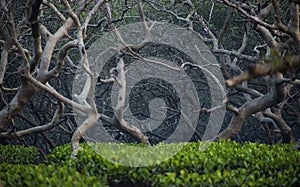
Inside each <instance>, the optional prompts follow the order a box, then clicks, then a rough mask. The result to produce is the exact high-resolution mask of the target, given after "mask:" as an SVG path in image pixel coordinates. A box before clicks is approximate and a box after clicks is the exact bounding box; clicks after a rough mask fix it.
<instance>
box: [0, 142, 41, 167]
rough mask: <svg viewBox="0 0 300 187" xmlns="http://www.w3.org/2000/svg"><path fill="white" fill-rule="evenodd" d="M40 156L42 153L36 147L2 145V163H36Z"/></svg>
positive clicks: (0, 160) (0, 161) (0, 154)
mask: <svg viewBox="0 0 300 187" xmlns="http://www.w3.org/2000/svg"><path fill="white" fill-rule="evenodd" d="M39 157H40V153H39V152H38V150H37V149H36V148H35V147H25V146H15V145H0V163H3V162H6V163H11V164H34V163H36V162H38V160H39Z"/></svg>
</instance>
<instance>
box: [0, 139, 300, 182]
mask: <svg viewBox="0 0 300 187" xmlns="http://www.w3.org/2000/svg"><path fill="white" fill-rule="evenodd" d="M181 145H184V147H183V149H182V150H181V151H180V152H178V153H177V154H176V155H174V156H173V157H172V158H171V159H168V160H166V161H165V162H162V163H156V164H154V165H151V166H149V167H128V166H123V165H120V164H117V163H112V162H110V161H108V160H106V159H105V158H104V157H103V155H102V156H101V155H100V154H97V153H95V152H94V150H95V149H97V148H99V149H100V148H103V146H106V147H107V148H108V149H105V151H103V152H102V153H103V154H113V155H116V156H115V157H114V160H115V161H116V162H118V161H120V160H121V159H122V158H126V159H127V158H131V157H132V155H134V154H138V155H140V156H141V159H142V158H145V157H143V154H154V155H155V154H156V155H157V157H155V158H159V156H161V154H159V153H160V151H161V150H162V149H164V150H166V151H169V150H171V149H172V148H174V146H177V145H175V144H159V145H157V146H156V148H155V149H153V153H151V151H150V149H147V150H146V149H145V150H146V151H145V152H143V153H134V152H130V151H129V152H128V150H125V149H122V148H121V147H120V148H118V149H116V147H117V146H118V144H114V143H109V144H89V145H88V144H82V145H81V146H82V148H83V150H81V151H79V152H78V155H77V159H71V158H70V155H71V147H70V145H65V146H60V147H57V148H56V149H54V150H53V152H52V153H51V154H49V155H48V156H47V159H46V160H45V162H44V163H43V164H39V165H36V166H34V165H28V166H25V165H20V166H17V165H12V164H2V165H0V181H1V180H2V181H5V182H6V185H7V186H37V185H38V186H68V185H72V186H73V185H74V186H92V185H94V184H96V183H97V184H98V185H96V186H99V184H101V185H104V186H105V185H107V184H108V185H109V186H117V185H118V186H162V187H172V186H174V187H177V186H300V152H299V151H294V150H293V149H292V146H293V145H291V144H289V145H283V144H279V145H272V146H268V145H264V144H258V143H244V144H238V143H236V142H231V141H226V142H217V143H212V144H211V145H210V146H209V147H208V148H207V149H204V150H202V151H200V150H201V146H202V145H203V143H202V142H197V143H185V144H183V143H181ZM130 146H143V145H130ZM110 148H111V149H110ZM151 150H152V149H151ZM106 151H107V152H106ZM114 153H119V154H114ZM145 162H147V163H148V162H149V161H148V160H146V161H145ZM151 162H152V161H151ZM154 163H155V162H154ZM70 176H71V178H70ZM42 179H43V180H42ZM71 179H72V180H71ZM20 181H23V182H20ZM26 181H27V182H26Z"/></svg>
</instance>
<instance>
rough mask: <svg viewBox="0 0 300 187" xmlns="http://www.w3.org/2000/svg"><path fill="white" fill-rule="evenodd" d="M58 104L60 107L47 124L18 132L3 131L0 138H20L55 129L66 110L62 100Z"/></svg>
mask: <svg viewBox="0 0 300 187" xmlns="http://www.w3.org/2000/svg"><path fill="white" fill-rule="evenodd" d="M58 105H59V108H58V109H57V110H56V112H55V114H54V116H53V118H52V120H51V121H50V122H49V123H47V124H45V125H41V126H37V127H32V128H28V129H25V130H21V131H17V132H3V133H0V139H13V138H20V137H23V136H26V135H29V134H35V133H40V132H43V131H47V130H50V129H53V128H54V127H55V126H56V125H57V122H58V120H59V118H60V117H61V116H62V115H63V112H64V104H63V103H62V102H59V103H58Z"/></svg>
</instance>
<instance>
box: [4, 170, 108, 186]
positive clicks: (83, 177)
mask: <svg viewBox="0 0 300 187" xmlns="http://www.w3.org/2000/svg"><path fill="white" fill-rule="evenodd" d="M0 180H3V181H4V185H5V186H12V187H18V186H20V187H21V186H22V187H23V186H30V187H35V186H36V187H42V186H53V187H57V186H64V187H73V186H76V187H84V186H88V187H90V186H91V187H93V186H95V187H99V186H107V185H106V179H105V178H99V177H96V176H89V175H88V174H86V173H79V172H78V171H76V169H75V168H71V167H68V166H55V165H54V164H53V165H45V164H39V165H23V164H19V165H13V164H1V165H0Z"/></svg>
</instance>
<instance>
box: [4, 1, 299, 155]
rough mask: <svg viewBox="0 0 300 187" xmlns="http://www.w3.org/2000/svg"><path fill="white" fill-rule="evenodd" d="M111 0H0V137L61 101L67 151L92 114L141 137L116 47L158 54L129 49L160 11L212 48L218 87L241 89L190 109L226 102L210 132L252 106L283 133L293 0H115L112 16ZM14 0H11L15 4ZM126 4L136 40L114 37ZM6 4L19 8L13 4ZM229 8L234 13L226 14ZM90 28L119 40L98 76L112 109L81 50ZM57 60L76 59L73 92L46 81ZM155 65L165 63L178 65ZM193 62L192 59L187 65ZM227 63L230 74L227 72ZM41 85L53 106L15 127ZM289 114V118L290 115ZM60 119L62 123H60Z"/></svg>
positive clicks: (59, 64) (290, 77)
mask: <svg viewBox="0 0 300 187" xmlns="http://www.w3.org/2000/svg"><path fill="white" fill-rule="evenodd" d="M112 3H113V2H110V1H107V0H99V1H97V2H91V1H86V0H79V1H67V0H62V1H59V2H53V1H50V0H44V1H43V0H28V1H27V2H26V4H25V5H22V3H19V4H17V3H15V2H14V1H5V0H1V25H0V47H1V62H0V66H1V68H0V86H1V98H2V103H3V106H4V107H3V108H2V109H1V111H0V138H2V139H3V138H4V139H13V138H20V137H22V136H25V135H30V134H33V133H45V131H47V130H49V129H51V128H54V127H55V126H57V125H59V119H60V118H61V117H63V116H66V115H67V114H66V112H64V105H67V106H71V107H72V108H73V109H74V112H75V113H76V115H80V116H81V117H82V118H83V120H82V123H81V124H79V126H78V128H77V129H76V130H74V132H73V131H70V132H69V133H72V140H71V142H72V149H73V156H76V153H77V151H78V150H79V149H80V146H79V141H80V139H81V138H82V136H83V134H84V133H85V132H86V131H87V130H88V129H90V128H91V127H92V126H94V125H95V124H96V123H97V122H99V121H100V122H106V123H109V124H111V125H113V126H115V127H117V128H118V129H120V130H121V131H123V132H125V133H129V134H131V135H132V136H133V137H134V138H135V139H136V140H138V141H140V142H142V143H145V144H148V143H149V140H148V137H147V136H146V135H145V134H143V133H142V131H141V130H140V129H139V128H137V127H135V126H133V125H131V124H129V123H128V122H127V121H126V120H125V119H124V110H125V107H126V106H125V92H126V79H125V76H126V69H125V68H126V67H125V64H124V57H123V55H124V53H126V54H130V55H131V56H132V57H134V58H136V59H141V60H144V61H148V62H150V63H156V64H160V65H163V63H162V62H159V61H155V60H151V59H147V58H146V57H143V55H142V54H139V50H140V49H142V48H144V47H145V46H147V45H148V43H149V41H150V38H151V35H150V31H151V27H149V25H148V24H147V21H148V20H151V19H157V21H159V20H160V19H163V20H164V19H169V20H170V21H174V20H175V21H174V22H177V23H178V24H183V25H185V26H187V29H189V30H190V31H192V32H193V33H195V34H196V35H197V36H198V37H199V38H200V39H201V40H203V41H204V42H206V43H207V44H209V45H210V46H211V50H212V52H213V53H214V54H215V55H216V56H218V57H219V62H220V68H221V70H222V73H223V76H224V77H225V78H226V79H227V84H228V86H229V87H232V88H228V90H229V89H233V90H235V91H236V92H239V93H242V94H243V95H244V96H245V98H246V99H247V101H246V102H245V103H244V104H242V105H241V106H233V104H232V103H230V101H229V100H225V101H226V102H227V103H226V106H225V105H224V106H223V105H222V106H220V107H216V108H203V109H202V110H201V111H200V112H204V113H211V112H214V111H216V110H219V109H222V108H224V107H226V109H227V110H228V111H231V112H233V117H232V119H231V121H230V122H229V125H228V126H227V127H226V128H225V130H223V131H222V132H221V133H220V134H219V135H218V136H217V137H216V140H224V139H228V138H234V137H236V136H237V135H238V133H239V132H240V130H241V128H242V125H243V123H244V122H245V120H246V119H247V118H248V117H249V116H254V117H255V118H257V119H258V121H260V122H261V123H262V124H264V127H265V129H266V132H269V127H268V125H266V124H270V123H271V124H275V126H276V127H278V129H279V130H280V133H281V136H282V141H283V142H285V143H286V142H290V141H291V140H292V133H291V128H290V127H289V125H288V124H287V122H286V121H285V120H284V119H283V117H282V110H283V108H284V107H285V106H286V105H288V104H289V102H290V101H291V100H294V99H296V98H297V97H298V100H299V90H297V89H295V88H297V86H299V80H298V79H297V73H299V64H300V63H299V62H300V60H299V58H300V57H299V50H300V35H299V5H298V2H297V1H282V2H281V1H275V0H274V1H270V2H269V1H265V2H261V3H260V2H258V1H255V2H252V1H251V2H244V1H240V2H239V1H209V2H207V1H203V2H202V1H201V2H200V1H199V2H198V1H197V2H193V1H175V3H174V4H172V3H171V1H170V2H165V3H160V2H155V1H149V0H144V1H140V0H137V1H124V2H122V4H123V7H121V8H122V10H121V11H120V12H121V14H120V17H114V14H113V10H112V9H111V4H112ZM20 4H21V6H18V5H20ZM201 4H202V5H204V4H205V6H206V7H209V11H208V12H207V14H206V15H202V13H201V12H200V8H199V7H200V6H201ZM216 6H220V7H223V8H224V7H226V8H227V10H228V11H227V15H226V19H224V22H222V24H223V25H221V29H220V30H217V29H215V28H213V23H212V22H213V21H212V20H213V18H214V17H217V15H215V13H214V12H215V10H216V8H215V7H216ZM23 7H24V8H23ZM134 8H136V9H137V11H135V13H136V14H135V17H136V18H138V19H137V20H138V21H141V22H142V28H143V31H144V32H145V40H144V41H143V42H142V43H140V44H138V45H135V46H132V45H130V44H127V43H126V42H124V40H123V36H122V35H121V34H120V33H119V31H118V28H117V26H116V23H119V22H121V21H122V20H124V19H125V17H126V15H127V14H129V13H128V12H129V10H134ZM13 10H19V11H21V12H22V11H23V13H20V12H14V11H13ZM145 11H151V12H155V13H156V14H157V15H158V16H157V17H151V15H150V16H149V17H147V16H146V15H147V14H146V13H145ZM234 16H236V17H235V18H233V17H234ZM236 18H238V19H240V20H239V21H238V23H237V21H236V20H234V19H236ZM50 19H55V20H56V21H55V23H56V24H55V25H53V22H48V21H49V20H50ZM91 20H92V21H91ZM91 22H92V23H91ZM49 23H50V24H49ZM237 24H239V25H242V26H243V27H242V28H243V29H240V30H239V31H238V32H242V34H239V36H240V41H238V44H239V46H237V45H236V44H235V45H234V47H236V48H234V47H232V46H229V45H227V43H226V41H227V40H228V38H230V37H232V34H231V33H230V32H231V31H230V27H231V25H237ZM219 27H220V25H219ZM92 28H102V29H107V30H110V31H112V32H113V33H114V34H115V35H116V37H117V39H118V41H119V42H120V45H121V46H122V48H120V49H116V51H117V65H116V67H114V68H113V69H111V71H110V72H111V75H110V77H108V78H107V79H103V80H101V82H103V83H110V82H115V83H116V84H117V85H118V102H117V105H116V108H115V110H114V111H113V117H109V116H107V115H106V114H104V113H100V112H99V111H98V108H97V104H96V101H95V95H94V90H95V87H96V82H97V77H96V75H95V73H94V72H93V71H92V70H91V64H90V62H89V59H88V56H87V48H88V47H87V45H88V43H89V39H90V36H91V33H92V34H94V33H93V32H90V31H91V30H92ZM199 28H200V29H199ZM254 33H256V34H258V36H259V37H260V38H259V39H257V40H255V41H251V42H249V37H252V39H253V36H252V35H253V34H254ZM251 49H253V51H251ZM69 51H72V52H73V51H76V52H74V53H76V54H77V59H76V62H75V63H74V62H73V60H72V58H71V55H69V53H68V52H69ZM14 61H18V62H19V64H18V65H17V66H18V67H17V71H16V70H15V72H14V74H15V75H16V77H17V76H19V82H18V83H17V84H19V85H18V86H17V87H16V88H11V87H10V84H11V83H10V81H11V80H8V79H7V78H6V77H7V76H8V75H9V74H11V72H10V71H11V70H10V68H8V67H11V62H14ZM65 61H67V62H68V63H70V64H71V65H70V66H73V67H76V68H79V69H80V70H81V71H82V72H83V75H84V76H85V81H84V83H83V84H84V86H83V87H82V89H81V90H80V93H79V94H78V95H74V97H73V98H74V99H71V97H68V96H66V95H65V94H64V93H62V92H61V91H60V90H59V89H57V88H55V86H54V85H53V84H52V82H51V81H55V80H59V79H60V75H61V74H62V72H63V71H64V70H67V71H68V72H69V73H71V74H73V75H74V74H75V73H74V71H73V69H72V68H68V69H64V68H66V64H65V63H66V62H65ZM20 62H21V63H20ZM188 65H189V66H195V65H193V64H191V63H189V62H182V64H181V68H184V67H185V66H188ZM249 65H250V66H251V67H250V66H249ZM165 66H166V67H168V68H170V69H173V70H178V71H181V70H182V69H181V68H176V67H172V66H168V65H165ZM245 66H247V67H249V68H247V69H248V71H247V72H245V68H244V67H245ZM195 68H200V67H196V66H195ZM233 71H234V72H238V73H239V74H240V75H238V76H234V75H233V74H232V72H233ZM290 72H292V73H290ZM283 75H285V76H283ZM255 78H260V80H262V82H265V83H266V84H265V88H267V90H260V89H256V88H255V87H253V86H252V87H250V86H249V85H251V81H252V80H253V79H255ZM298 78H299V77H298ZM41 91H42V92H44V93H47V94H49V95H51V97H53V98H55V100H56V101H55V102H53V103H54V104H55V105H56V106H57V107H58V109H57V111H56V112H55V113H54V112H53V113H52V114H53V116H52V119H51V120H49V122H47V123H45V124H39V125H38V126H37V125H33V127H30V128H27V129H22V130H19V129H17V130H16V129H15V128H14V120H15V119H16V118H17V117H18V118H20V119H22V120H24V121H27V123H31V122H30V121H31V120H30V119H28V118H26V116H22V115H21V111H22V110H23V109H24V108H25V107H26V106H27V105H28V104H29V103H30V102H31V101H32V98H33V97H34V96H36V95H37V94H38V93H40V92H41ZM8 95H9V96H8ZM289 106H291V105H289ZM292 108H293V107H292ZM294 113H296V114H297V115H298V118H299V113H297V111H296V112H294ZM296 123H298V124H299V120H298V121H296ZM32 124H34V122H32ZM61 128H62V129H64V131H66V132H67V131H68V130H67V129H66V127H64V126H63V125H61ZM269 135H270V132H269ZM45 137H46V136H45ZM49 142H51V141H50V140H49Z"/></svg>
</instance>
